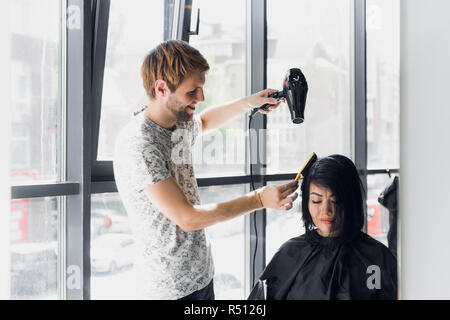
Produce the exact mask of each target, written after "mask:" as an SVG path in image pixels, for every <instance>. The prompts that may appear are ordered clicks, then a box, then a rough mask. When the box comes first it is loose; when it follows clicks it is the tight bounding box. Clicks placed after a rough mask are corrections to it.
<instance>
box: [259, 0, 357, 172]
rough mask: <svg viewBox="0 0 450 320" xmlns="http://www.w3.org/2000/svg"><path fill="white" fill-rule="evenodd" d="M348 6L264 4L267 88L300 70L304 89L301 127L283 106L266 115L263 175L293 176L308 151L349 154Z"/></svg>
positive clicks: (343, 2) (345, 2)
mask: <svg viewBox="0 0 450 320" xmlns="http://www.w3.org/2000/svg"><path fill="white" fill-rule="evenodd" d="M351 2H352V1H349V0H340V1H336V0H326V1H308V0H302V1H295V2H293V1H286V0H282V1H267V22H268V26H267V86H268V87H269V88H274V89H277V90H281V89H282V82H283V79H284V76H285V73H286V72H287V70H289V69H290V68H300V69H301V70H302V72H303V73H304V75H305V77H306V80H307V82H308V87H309V89H308V97H307V100H306V109H305V122H304V123H303V124H300V125H297V124H293V123H292V122H291V120H290V114H289V110H288V107H287V105H285V104H281V105H280V107H279V108H278V109H277V110H275V111H273V112H272V113H271V114H269V115H268V116H267V128H268V129H269V130H268V132H269V136H268V138H267V143H268V146H267V172H268V173H288V172H298V170H299V169H300V168H299V166H301V164H302V163H304V162H305V161H306V159H307V158H308V157H309V155H310V154H311V152H313V151H314V152H316V153H317V154H318V155H319V156H326V155H329V154H333V153H340V154H344V155H347V156H349V155H350V154H351V139H352V134H351V123H352V118H351V114H352V111H351V110H352V103H351V100H352V99H351V87H350V83H351V81H350V80H351V70H352V69H351V64H352V63H353V61H352V59H351V55H352V53H351V43H350V39H351V36H352V30H351V21H352V18H353V15H352V14H351V8H352V6H351ZM286 8H289V9H288V10H286Z"/></svg>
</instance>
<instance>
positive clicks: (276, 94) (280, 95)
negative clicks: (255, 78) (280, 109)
mask: <svg viewBox="0 0 450 320" xmlns="http://www.w3.org/2000/svg"><path fill="white" fill-rule="evenodd" d="M269 98H275V99H277V100H278V101H280V100H281V99H283V98H284V93H283V91H275V92H273V93H271V94H269ZM270 106H273V104H269V103H266V104H265V105H263V106H261V107H258V108H255V109H253V110H256V111H258V110H265V111H267V110H269V107H270Z"/></svg>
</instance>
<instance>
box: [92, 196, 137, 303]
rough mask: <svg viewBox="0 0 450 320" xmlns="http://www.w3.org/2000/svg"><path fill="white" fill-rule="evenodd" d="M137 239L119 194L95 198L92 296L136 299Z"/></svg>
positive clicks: (93, 297) (93, 204) (100, 298)
mask: <svg viewBox="0 0 450 320" xmlns="http://www.w3.org/2000/svg"><path fill="white" fill-rule="evenodd" d="M133 248H134V240H133V237H132V234H131V229H130V225H129V223H128V215H127V212H126V210H125V208H124V207H123V205H122V201H121V200H120V196H119V194H118V193H104V194H93V195H92V197H91V299H93V300H103V299H108V300H109V299H111V300H117V299H133V298H134V292H135V287H134V285H135V279H136V278H135V274H134V269H133V265H134V252H133Z"/></svg>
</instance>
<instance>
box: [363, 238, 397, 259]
mask: <svg viewBox="0 0 450 320" xmlns="http://www.w3.org/2000/svg"><path fill="white" fill-rule="evenodd" d="M357 245H358V246H359V247H361V248H363V249H365V250H364V251H366V252H372V253H378V254H380V255H381V256H383V257H384V258H385V259H389V260H396V258H395V256H394V255H393V253H392V252H391V250H390V249H389V248H388V247H386V245H384V244H383V243H382V242H380V241H378V240H377V239H375V238H373V237H371V236H370V235H368V234H366V233H364V232H361V234H360V236H359V241H358V244H357Z"/></svg>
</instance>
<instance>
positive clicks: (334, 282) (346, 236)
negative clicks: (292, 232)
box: [248, 155, 397, 300]
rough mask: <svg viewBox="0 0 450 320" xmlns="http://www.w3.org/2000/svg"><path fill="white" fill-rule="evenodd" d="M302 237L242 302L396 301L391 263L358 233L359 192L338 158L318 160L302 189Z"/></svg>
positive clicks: (350, 167) (354, 175)
mask: <svg viewBox="0 0 450 320" xmlns="http://www.w3.org/2000/svg"><path fill="white" fill-rule="evenodd" d="M301 191H302V212H303V213H302V219H303V223H304V226H305V234H303V235H302V236H299V237H296V238H293V239H290V240H289V241H287V242H285V243H284V244H283V245H282V246H281V248H280V249H279V250H278V252H277V253H276V254H275V255H274V257H273V258H272V260H271V261H270V263H269V264H268V266H267V267H266V269H265V270H264V272H263V273H262V275H261V277H260V279H259V281H258V283H257V284H256V285H255V287H254V289H253V291H252V292H251V294H250V296H249V298H248V299H250V300H259V299H272V300H273V299H275V300H285V299H286V300H291V299H292V300H303V299H317V300H319V299H327V300H329V299H333V300H334V299H339V300H340V299H367V300H368V299H397V261H396V258H395V257H394V256H393V255H392V253H391V252H390V251H389V249H388V248H387V247H386V246H384V245H383V244H382V243H380V242H378V241H377V240H375V239H373V238H372V237H370V236H368V235H367V234H365V233H363V232H361V229H362V228H363V225H364V187H363V185H362V183H361V180H360V178H359V176H358V172H357V170H356V167H355V165H354V164H353V162H352V161H351V160H350V159H348V158H347V157H344V156H342V155H331V156H329V157H326V158H320V159H318V160H317V161H316V162H315V163H314V164H313V165H312V166H311V168H310V169H309V172H307V173H306V174H305V177H304V180H303V183H302V186H301Z"/></svg>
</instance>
